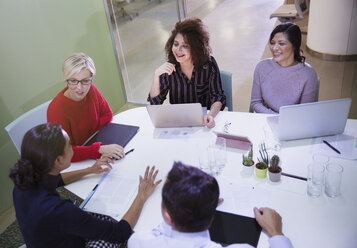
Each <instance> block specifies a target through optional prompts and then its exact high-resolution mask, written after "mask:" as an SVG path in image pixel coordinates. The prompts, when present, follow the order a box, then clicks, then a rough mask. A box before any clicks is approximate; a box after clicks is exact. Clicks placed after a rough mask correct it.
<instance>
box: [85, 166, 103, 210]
mask: <svg viewBox="0 0 357 248" xmlns="http://www.w3.org/2000/svg"><path fill="white" fill-rule="evenodd" d="M109 172H110V170H108V171H106V172H105V173H104V174H103V176H102V177H101V178H100V180H99V182H98V183H97V184H96V185H95V186H94V188H93V189H92V191H91V192H90V193H89V195H88V196H87V197H86V199H84V201H83V202H82V204H81V205H79V208H80V209H83V208H84V207H85V205H86V204H87V203H88V202H89V200H90V199H91V198H92V196H93V195H94V193H95V191H96V190H97V188H98V186H99V185H100V184H101V183H102V182H103V180H104V178H105V177H106V176H107V175H108V174H109Z"/></svg>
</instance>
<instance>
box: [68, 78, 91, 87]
mask: <svg viewBox="0 0 357 248" xmlns="http://www.w3.org/2000/svg"><path fill="white" fill-rule="evenodd" d="M92 80H93V79H92V78H85V79H82V80H77V79H68V80H67V83H68V85H71V86H75V85H78V84H79V83H81V84H82V85H83V86H87V85H90V84H91V83H92Z"/></svg>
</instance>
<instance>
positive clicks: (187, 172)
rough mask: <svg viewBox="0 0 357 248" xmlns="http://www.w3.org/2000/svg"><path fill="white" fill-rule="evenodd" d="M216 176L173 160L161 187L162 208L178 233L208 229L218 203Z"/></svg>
mask: <svg viewBox="0 0 357 248" xmlns="http://www.w3.org/2000/svg"><path fill="white" fill-rule="evenodd" d="M218 197H219V187H218V183H217V181H216V179H215V178H214V177H212V176H210V175H208V174H207V173H205V172H203V171H202V170H200V169H198V168H196V167H193V166H189V165H184V164H183V163H181V162H174V164H173V167H172V169H171V170H170V172H169V173H168V175H167V180H166V182H165V185H164V187H163V189H162V207H163V208H164V209H166V210H167V212H168V213H169V214H170V217H171V218H172V220H173V222H174V225H175V228H176V229H177V230H178V231H181V232H200V231H204V230H207V229H208V228H209V226H210V225H211V223H212V220H213V217H214V213H215V210H216V208H217V204H218Z"/></svg>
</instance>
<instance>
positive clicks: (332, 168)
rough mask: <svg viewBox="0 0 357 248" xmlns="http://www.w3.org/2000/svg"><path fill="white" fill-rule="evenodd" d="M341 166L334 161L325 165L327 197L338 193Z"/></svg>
mask: <svg viewBox="0 0 357 248" xmlns="http://www.w3.org/2000/svg"><path fill="white" fill-rule="evenodd" d="M342 172H343V167H342V166H341V165H339V164H336V163H330V164H328V165H327V166H326V172H325V193H326V195H327V196H329V197H336V196H338V195H339V194H340V186H341V179H342Z"/></svg>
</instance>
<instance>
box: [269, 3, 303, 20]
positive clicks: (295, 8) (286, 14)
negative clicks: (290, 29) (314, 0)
mask: <svg viewBox="0 0 357 248" xmlns="http://www.w3.org/2000/svg"><path fill="white" fill-rule="evenodd" d="M308 11H309V0H294V4H283V5H281V6H280V7H279V8H278V9H277V10H275V11H274V13H272V14H271V15H270V19H271V18H274V17H277V18H278V20H279V21H280V22H281V23H284V22H294V21H295V20H296V19H303V18H304V14H306V13H307V12H308Z"/></svg>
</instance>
